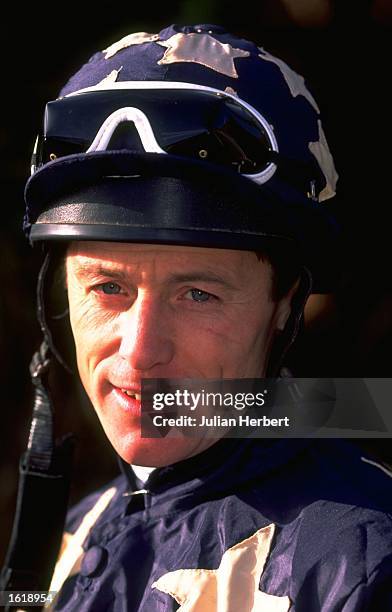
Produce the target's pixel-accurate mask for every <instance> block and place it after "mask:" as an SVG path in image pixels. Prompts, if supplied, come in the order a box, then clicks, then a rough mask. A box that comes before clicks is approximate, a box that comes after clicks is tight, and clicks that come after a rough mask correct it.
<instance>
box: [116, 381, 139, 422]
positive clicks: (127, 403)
mask: <svg viewBox="0 0 392 612" xmlns="http://www.w3.org/2000/svg"><path fill="white" fill-rule="evenodd" d="M111 387H112V391H111V395H112V397H114V398H115V400H116V404H117V405H119V406H120V407H121V408H122V409H123V410H125V411H126V412H133V413H134V414H137V415H138V416H139V415H140V409H141V398H142V396H141V389H140V387H139V388H134V387H133V388H130V387H126V386H122V385H119V386H117V385H113V384H111Z"/></svg>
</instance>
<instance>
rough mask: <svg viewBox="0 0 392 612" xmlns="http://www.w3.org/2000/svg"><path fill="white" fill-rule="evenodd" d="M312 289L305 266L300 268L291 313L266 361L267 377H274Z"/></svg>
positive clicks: (299, 324)
mask: <svg viewBox="0 0 392 612" xmlns="http://www.w3.org/2000/svg"><path fill="white" fill-rule="evenodd" d="M311 291H312V276H311V274H310V272H309V270H308V269H307V268H303V269H302V270H301V276H300V282H299V286H298V289H297V291H296V292H295V295H294V297H293V299H292V302H291V313H290V316H289V318H288V321H287V323H286V326H285V328H284V330H283V332H282V333H281V334H280V335H279V336H277V337H276V339H275V342H274V345H273V347H272V351H271V355H270V359H269V362H268V369H267V375H266V376H267V378H268V377H270V378H276V377H278V376H279V375H280V372H281V368H283V367H284V366H283V361H284V358H285V357H286V354H287V352H288V350H289V348H290V347H291V345H292V344H293V342H294V340H295V338H296V337H297V334H298V332H299V329H300V326H301V321H302V318H303V313H304V308H305V304H306V301H307V299H308V297H309V295H310V293H311Z"/></svg>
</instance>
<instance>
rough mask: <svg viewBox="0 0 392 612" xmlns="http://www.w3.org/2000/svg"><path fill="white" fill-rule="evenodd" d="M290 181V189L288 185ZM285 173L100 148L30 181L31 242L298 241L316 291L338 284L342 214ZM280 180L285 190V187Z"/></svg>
mask: <svg viewBox="0 0 392 612" xmlns="http://www.w3.org/2000/svg"><path fill="white" fill-rule="evenodd" d="M285 189H286V190H287V197H285V195H282V193H284V190H285ZM288 189H289V188H288V187H286V186H285V185H282V184H280V185H279V184H278V179H277V178H274V180H273V181H272V180H271V181H270V182H269V183H268V184H265V185H262V186H260V185H256V184H255V183H253V182H252V181H251V180H249V179H248V178H246V177H243V176H241V175H240V174H236V173H234V172H232V171H231V170H230V169H227V168H224V167H221V166H217V165H213V164H209V163H206V162H204V161H201V162H198V161H197V160H191V159H186V158H183V157H177V156H173V155H169V154H166V155H163V154H158V153H139V152H130V151H125V150H121V151H103V152H95V153H88V154H77V155H71V156H68V157H64V158H62V159H59V160H56V161H53V162H51V163H48V164H46V165H45V166H43V167H42V168H41V169H39V170H38V171H37V172H35V174H33V176H32V177H31V178H30V179H29V181H28V182H27V185H26V189H25V200H26V205H27V208H26V210H27V214H26V218H25V231H26V233H27V234H28V235H29V237H30V240H31V242H37V241H42V240H44V241H48V240H49V241H51V240H104V241H119V242H139V243H155V244H157V243H160V244H175V245H188V246H204V247H215V248H227V249H241V250H257V251H258V250H260V251H262V250H263V247H265V245H266V244H267V243H269V244H270V243H271V241H272V242H274V243H277V242H278V243H279V245H280V247H279V248H282V249H287V250H288V252H289V251H290V250H291V251H292V250H296V251H297V253H298V257H299V259H300V261H301V262H302V264H303V265H304V266H305V267H307V268H308V269H309V270H310V272H311V274H312V277H313V290H314V291H328V290H330V287H331V286H332V285H333V277H334V264H333V259H334V258H333V257H331V254H336V240H337V227H336V223H334V221H333V220H332V219H331V218H330V217H329V216H328V215H327V214H326V213H325V212H324V211H323V210H322V205H320V204H317V203H315V202H313V201H311V200H308V199H306V198H304V197H303V196H301V195H300V194H297V193H295V194H293V193H292V192H289V191H288ZM282 190H283V192H282Z"/></svg>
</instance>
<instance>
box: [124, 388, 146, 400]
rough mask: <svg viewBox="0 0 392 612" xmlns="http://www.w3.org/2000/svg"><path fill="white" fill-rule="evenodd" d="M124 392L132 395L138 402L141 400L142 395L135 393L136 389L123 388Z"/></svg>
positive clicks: (129, 395)
mask: <svg viewBox="0 0 392 612" xmlns="http://www.w3.org/2000/svg"><path fill="white" fill-rule="evenodd" d="M121 391H122V393H125V395H127V396H128V397H132V398H133V399H135V400H137V401H138V402H140V401H141V399H142V396H141V394H140V393H135V392H134V391H129V389H121Z"/></svg>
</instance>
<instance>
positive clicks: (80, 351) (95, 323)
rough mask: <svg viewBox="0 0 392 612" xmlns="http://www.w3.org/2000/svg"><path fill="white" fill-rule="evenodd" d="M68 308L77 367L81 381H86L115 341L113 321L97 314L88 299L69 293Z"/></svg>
mask: <svg viewBox="0 0 392 612" xmlns="http://www.w3.org/2000/svg"><path fill="white" fill-rule="evenodd" d="M69 309H70V321H71V328H72V332H73V337H74V342H75V347H76V357H77V362H78V369H79V372H80V375H81V378H82V382H83V383H87V382H88V376H91V375H92V373H93V371H94V370H95V368H96V367H97V365H98V363H99V362H100V361H101V360H102V359H104V358H105V355H107V354H108V352H109V351H110V350H111V346H112V345H113V343H114V342H115V321H114V319H113V317H111V318H110V317H103V316H102V313H100V314H98V313H97V312H96V310H95V309H94V308H93V307H92V306H91V303H90V302H89V300H88V299H75V298H74V299H73V296H72V295H71V296H70V300H69Z"/></svg>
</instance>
